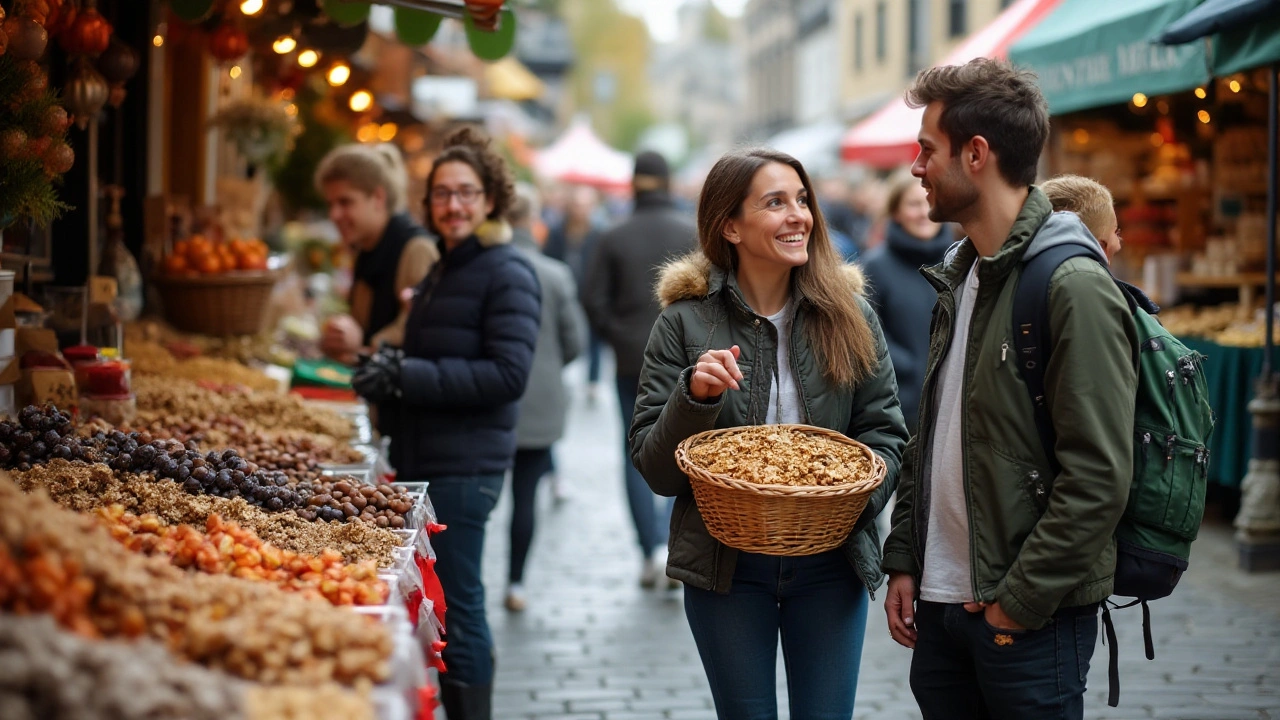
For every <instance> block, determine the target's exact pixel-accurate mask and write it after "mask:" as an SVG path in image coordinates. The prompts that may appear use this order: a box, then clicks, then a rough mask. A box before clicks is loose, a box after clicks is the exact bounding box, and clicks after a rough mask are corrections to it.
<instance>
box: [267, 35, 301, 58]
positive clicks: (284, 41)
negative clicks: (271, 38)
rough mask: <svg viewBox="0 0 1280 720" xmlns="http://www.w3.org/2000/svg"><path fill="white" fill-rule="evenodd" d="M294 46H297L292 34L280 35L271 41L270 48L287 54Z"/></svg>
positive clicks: (281, 53) (278, 52)
mask: <svg viewBox="0 0 1280 720" xmlns="http://www.w3.org/2000/svg"><path fill="white" fill-rule="evenodd" d="M296 47H298V41H297V40H294V39H293V36H292V35H281V36H280V37H278V38H276V41H275V42H273V43H271V49H272V50H275V51H276V53H277V54H279V55H288V54H289V53H291V52H293V49H294V48H296Z"/></svg>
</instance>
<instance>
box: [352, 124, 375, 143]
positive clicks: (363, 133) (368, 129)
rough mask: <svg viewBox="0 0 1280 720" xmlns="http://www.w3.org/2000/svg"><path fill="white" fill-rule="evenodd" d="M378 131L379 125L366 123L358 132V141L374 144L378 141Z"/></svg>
mask: <svg viewBox="0 0 1280 720" xmlns="http://www.w3.org/2000/svg"><path fill="white" fill-rule="evenodd" d="M378 130H379V128H378V123H375V122H370V123H365V124H364V125H361V126H360V127H359V129H357V130H356V139H357V140H359V141H360V142H373V141H374V140H377V139H378Z"/></svg>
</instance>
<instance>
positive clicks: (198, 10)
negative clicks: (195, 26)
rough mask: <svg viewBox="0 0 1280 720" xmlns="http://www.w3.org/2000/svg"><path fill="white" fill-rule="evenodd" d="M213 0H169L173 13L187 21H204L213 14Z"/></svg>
mask: <svg viewBox="0 0 1280 720" xmlns="http://www.w3.org/2000/svg"><path fill="white" fill-rule="evenodd" d="M213 6H214V2H213V0H169V7H170V8H172V9H173V14H174V15H177V16H178V17H180V18H182V19H183V20H186V21H187V22H189V23H199V22H204V21H205V20H208V19H209V16H210V15H212V14H213Z"/></svg>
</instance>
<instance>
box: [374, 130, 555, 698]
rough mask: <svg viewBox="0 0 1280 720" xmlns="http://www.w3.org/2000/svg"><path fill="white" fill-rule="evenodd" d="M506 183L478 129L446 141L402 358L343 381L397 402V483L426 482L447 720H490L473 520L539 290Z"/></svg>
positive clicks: (508, 445)
mask: <svg viewBox="0 0 1280 720" xmlns="http://www.w3.org/2000/svg"><path fill="white" fill-rule="evenodd" d="M512 195H513V183H512V179H511V174H510V172H509V171H508V170H507V167H506V163H505V162H504V161H503V160H502V158H501V156H499V155H498V154H497V153H495V152H494V151H493V150H492V149H491V148H490V146H489V140H488V138H486V137H485V136H483V135H482V134H480V132H479V131H477V130H473V129H471V128H462V129H461V130H458V131H457V132H455V133H454V134H453V135H452V136H450V137H449V138H448V139H446V140H445V143H444V149H443V150H442V151H441V153H440V155H438V156H437V157H436V160H435V163H434V164H433V165H432V168H431V172H430V174H428V176H427V216H428V224H429V227H430V229H431V230H432V231H433V232H434V233H435V234H436V235H437V236H438V237H439V238H440V243H439V247H440V253H441V259H440V262H439V263H437V264H436V267H435V268H434V269H433V270H432V271H431V273H430V274H428V275H427V277H426V279H425V280H423V282H422V283H421V284H420V285H419V286H418V287H417V289H416V291H415V293H414V296H413V299H412V301H411V304H410V310H409V317H408V320H407V322H406V327H405V343H404V352H403V356H401V355H398V354H396V353H394V352H390V351H380V352H378V353H376V354H375V355H374V356H373V357H372V358H371V359H370V360H369V361H368V362H366V363H365V364H364V365H362V366H361V367H360V368H359V369H358V370H357V371H356V374H355V376H354V377H353V379H352V385H353V386H354V387H355V389H356V391H357V392H359V393H360V394H361V395H362V396H363V397H366V398H368V399H370V400H374V401H377V400H380V399H382V398H384V397H386V396H396V397H398V398H399V400H400V404H401V407H402V415H401V426H402V428H403V430H402V432H401V435H400V436H399V437H397V438H396V440H395V442H394V443H393V446H392V447H393V457H394V459H395V466H396V468H397V471H398V477H400V478H401V479H404V480H425V481H427V482H429V485H428V489H427V494H428V496H429V497H430V499H431V504H432V505H433V506H434V507H435V511H436V516H437V518H438V519H439V522H440V523H442V524H444V525H446V526H448V529H447V530H445V531H443V532H440V533H439V534H437V535H435V536H433V537H432V539H431V542H432V545H433V547H434V548H435V552H436V557H437V559H436V565H435V569H436V572H437V573H438V574H439V576H440V584H441V585H442V586H443V588H444V595H445V600H446V602H447V603H448V612H447V615H446V618H445V633H446V638H445V639H446V641H447V642H448V645H447V646H446V647H445V650H444V662H445V665H446V666H447V667H448V672H446V673H442V674H441V676H440V678H441V679H440V698H441V701H442V702H443V704H444V707H445V712H446V713H447V714H448V717H449V720H477V719H479V720H490V718H491V716H492V694H493V640H492V637H491V636H490V633H489V624H488V622H487V621H486V619H485V605H484V584H483V583H482V582H481V577H482V574H481V567H480V563H481V555H482V550H483V547H484V531H485V522H486V521H487V520H488V518H489V513H490V512H492V510H493V507H494V505H495V504H497V502H498V497H499V495H500V494H501V492H502V484H503V480H504V477H505V475H506V472H507V471H508V470H510V469H511V465H512V459H513V457H514V456H515V451H516V421H517V415H518V412H519V401H520V397H521V396H522V395H524V392H525V386H526V384H527V383H528V380H529V373H530V369H531V368H532V366H533V357H534V349H535V347H536V346H537V342H538V326H539V323H540V320H541V304H542V300H541V289H540V288H539V286H538V280H537V276H536V275H535V272H534V269H533V266H532V264H531V263H530V262H529V260H528V258H527V257H525V256H524V254H523V253H522V252H521V251H519V250H517V249H516V248H514V247H512V246H511V228H510V226H508V225H507V224H506V222H505V221H504V220H502V217H503V215H504V214H505V212H506V210H507V208H508V206H509V205H510V203H511V199H512Z"/></svg>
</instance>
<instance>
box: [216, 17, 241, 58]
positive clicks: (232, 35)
mask: <svg viewBox="0 0 1280 720" xmlns="http://www.w3.org/2000/svg"><path fill="white" fill-rule="evenodd" d="M209 52H210V53H212V54H213V56H214V57H215V58H217V59H218V62H224V63H226V62H232V61H235V60H239V59H240V58H242V57H244V56H245V53H247V52H249V36H248V35H247V34H246V33H245V31H244V28H241V27H240V25H239V23H236V22H234V21H232V20H230V19H227V20H223V21H222V24H221V25H219V26H218V27H217V29H215V30H214V31H213V34H212V35H210V36H209Z"/></svg>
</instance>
